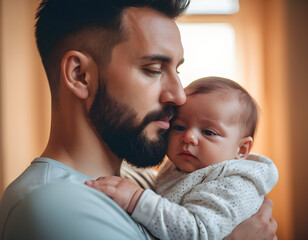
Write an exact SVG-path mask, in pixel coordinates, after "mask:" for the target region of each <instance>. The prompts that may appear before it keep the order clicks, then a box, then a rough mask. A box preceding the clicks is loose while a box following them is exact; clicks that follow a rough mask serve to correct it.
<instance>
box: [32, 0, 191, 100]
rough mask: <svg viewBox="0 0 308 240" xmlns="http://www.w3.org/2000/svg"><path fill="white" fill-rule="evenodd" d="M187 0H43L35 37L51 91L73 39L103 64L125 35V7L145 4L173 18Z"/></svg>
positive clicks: (53, 92) (181, 11) (38, 11)
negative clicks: (81, 43)
mask: <svg viewBox="0 0 308 240" xmlns="http://www.w3.org/2000/svg"><path fill="white" fill-rule="evenodd" d="M189 3H190V0H42V1H41V3H40V4H39V7H38V10H37V13H36V25H35V37H36V43H37V47H38V50H39V53H40V55H41V58H42V62H43V65H44V68H45V71H46V74H47V77H48V81H49V85H50V88H51V93H52V95H53V96H54V95H55V94H56V93H57V90H58V87H59V82H58V81H59V80H58V79H59V77H60V64H61V59H62V57H63V54H64V53H65V52H66V51H67V50H70V47H71V46H70V43H71V42H72V41H74V42H78V41H81V42H83V43H84V46H83V47H82V49H81V50H85V51H87V52H88V53H89V54H90V55H91V56H92V57H93V58H94V60H95V61H103V63H104V64H106V63H108V62H109V61H110V58H111V51H112V49H113V47H114V46H115V45H116V44H118V43H120V42H121V41H124V40H125V38H126V37H127V36H126V34H125V33H124V32H123V28H122V27H121V26H122V19H123V13H124V11H125V9H127V8H129V7H148V8H151V9H154V10H156V11H157V12H159V13H161V14H163V15H165V16H167V17H170V18H176V17H179V16H180V15H182V14H183V13H184V12H185V10H186V9H187V7H188V5H189ZM89 33H91V34H92V35H91V36H89ZM87 36H88V39H89V43H87V41H86V40H87ZM91 37H92V42H91V41H90V40H91ZM93 39H95V41H94V42H93ZM63 46H66V47H63ZM72 47H74V46H72ZM75 50H80V49H75ZM89 51H90V52H89ZM91 51H92V52H91ZM99 58H101V59H99ZM102 58H103V59H102Z"/></svg>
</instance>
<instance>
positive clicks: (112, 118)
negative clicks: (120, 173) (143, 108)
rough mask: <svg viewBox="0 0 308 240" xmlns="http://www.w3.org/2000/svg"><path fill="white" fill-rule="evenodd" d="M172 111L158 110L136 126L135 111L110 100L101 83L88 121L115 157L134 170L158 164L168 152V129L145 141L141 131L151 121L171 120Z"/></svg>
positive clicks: (167, 108)
mask: <svg viewBox="0 0 308 240" xmlns="http://www.w3.org/2000/svg"><path fill="white" fill-rule="evenodd" d="M101 82H106V81H101ZM175 112H176V107H175V106H172V105H167V106H165V107H164V108H163V109H162V110H160V111H155V112H151V113H149V114H147V116H146V117H145V118H144V120H143V121H142V123H141V124H139V125H137V124H136V123H135V121H136V116H137V114H136V113H135V112H134V110H133V109H131V108H130V107H129V106H127V105H126V104H123V103H119V102H118V101H116V100H115V99H114V98H112V97H111V96H110V95H109V93H108V91H107V86H106V84H102V86H100V87H99V89H98V91H97V94H96V97H95V99H94V102H93V104H92V106H91V109H90V113H89V118H90V120H91V122H92V124H93V125H94V127H95V129H96V131H97V132H98V134H99V135H100V137H101V138H102V139H103V140H104V142H105V143H106V144H107V145H108V147H109V148H110V149H111V151H112V152H113V153H115V154H116V155H117V157H119V158H121V159H122V158H125V159H126V161H127V162H129V163H131V164H133V165H135V166H137V167H151V166H155V165H158V164H160V163H161V162H162V160H163V158H164V156H165V154H166V152H167V143H168V130H165V129H160V130H159V131H158V133H157V138H156V139H155V140H150V139H148V138H147V137H146V136H145V133H144V132H143V130H144V129H145V127H146V126H147V125H148V124H149V123H150V122H152V121H156V120H161V119H166V118H170V117H173V116H174V114H175Z"/></svg>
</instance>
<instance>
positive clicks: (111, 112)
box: [90, 8, 186, 166]
mask: <svg viewBox="0 0 308 240" xmlns="http://www.w3.org/2000/svg"><path fill="white" fill-rule="evenodd" d="M123 21H124V28H125V31H127V34H128V39H127V40H126V41H124V42H122V43H120V44H118V45H116V46H115V47H114V49H113V51H112V57H111V61H110V63H109V65H108V68H107V72H105V74H101V78H102V79H101V82H100V83H101V86H100V89H99V91H98V93H97V97H96V99H95V101H94V103H93V105H92V109H91V113H90V118H91V120H92V123H93V124H94V126H95V127H96V129H97V131H98V133H99V134H100V135H101V137H102V138H103V140H104V141H105V142H106V143H107V144H108V146H109V147H110V148H111V150H112V151H113V152H114V153H115V154H116V155H117V156H118V157H120V158H126V160H128V161H129V162H131V163H133V164H135V165H137V166H149V165H156V164H158V163H159V162H160V161H161V160H162V158H163V156H164V155H165V152H166V148H167V142H166V139H167V137H166V134H167V130H168V129H169V121H170V119H171V117H173V115H174V111H175V108H174V107H175V106H177V105H182V104H183V103H184V102H185V100H186V96H185V93H184V91H183V88H182V85H181V82H180V80H179V78H178V76H177V68H178V67H179V65H180V64H182V62H183V47H182V44H181V39H180V33H179V31H178V28H177V26H176V24H175V22H174V21H173V20H172V19H169V18H167V17H165V16H163V15H161V14H159V13H157V12H155V11H153V10H150V9H146V8H130V9H129V10H128V11H127V12H126V14H125V16H124V19H123Z"/></svg>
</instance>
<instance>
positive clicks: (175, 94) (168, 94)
mask: <svg viewBox="0 0 308 240" xmlns="http://www.w3.org/2000/svg"><path fill="white" fill-rule="evenodd" d="M185 101H186V94H185V92H184V89H183V86H182V83H181V81H180V78H179V77H178V76H177V74H175V75H173V76H170V77H169V78H168V79H167V80H166V81H165V83H164V86H163V89H162V93H161V96H160V102H161V103H169V104H174V105H176V106H180V105H183V104H184V103H185Z"/></svg>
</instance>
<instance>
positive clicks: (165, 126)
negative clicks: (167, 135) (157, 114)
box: [154, 118, 171, 129]
mask: <svg viewBox="0 0 308 240" xmlns="http://www.w3.org/2000/svg"><path fill="white" fill-rule="evenodd" d="M170 119H171V118H166V119H159V120H156V121H154V122H155V123H156V124H157V125H158V126H159V127H160V128H162V129H169V127H170V123H169V121H170Z"/></svg>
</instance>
